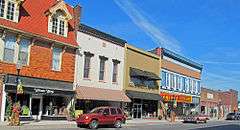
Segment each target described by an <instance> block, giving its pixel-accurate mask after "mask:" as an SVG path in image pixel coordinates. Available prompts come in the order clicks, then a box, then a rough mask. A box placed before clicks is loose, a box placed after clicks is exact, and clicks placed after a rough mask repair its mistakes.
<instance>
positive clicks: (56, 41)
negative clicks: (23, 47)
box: [0, 25, 79, 49]
mask: <svg viewBox="0 0 240 130" xmlns="http://www.w3.org/2000/svg"><path fill="white" fill-rule="evenodd" d="M0 28H5V29H7V30H10V31H16V32H18V33H23V34H25V35H30V36H32V37H34V38H40V39H44V40H47V41H49V42H54V43H59V44H62V45H64V46H69V47H72V48H76V49H77V48H79V47H78V45H71V44H67V43H65V42H61V41H58V40H53V39H51V38H48V37H45V36H43V35H39V34H34V33H31V32H26V31H22V30H20V29H15V28H12V27H7V26H4V25H0Z"/></svg>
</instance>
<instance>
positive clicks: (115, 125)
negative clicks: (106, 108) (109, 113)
mask: <svg viewBox="0 0 240 130" xmlns="http://www.w3.org/2000/svg"><path fill="white" fill-rule="evenodd" d="M114 127H115V128H121V127H122V121H121V120H116V121H115V123H114Z"/></svg>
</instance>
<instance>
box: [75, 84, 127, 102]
mask: <svg viewBox="0 0 240 130" xmlns="http://www.w3.org/2000/svg"><path fill="white" fill-rule="evenodd" d="M76 98H77V99H83V100H101V101H117V102H131V100H130V99H129V98H128V97H127V96H126V95H125V93H124V92H123V91H120V90H110V89H101V88H94V87H82V86H80V87H78V88H77V89H76Z"/></svg>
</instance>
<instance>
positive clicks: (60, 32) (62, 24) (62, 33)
mask: <svg viewBox="0 0 240 130" xmlns="http://www.w3.org/2000/svg"><path fill="white" fill-rule="evenodd" d="M64 25H65V22H64V21H63V20H60V24H59V35H63V36H64V31H65V29H64Z"/></svg>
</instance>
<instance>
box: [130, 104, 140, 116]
mask: <svg viewBox="0 0 240 130" xmlns="http://www.w3.org/2000/svg"><path fill="white" fill-rule="evenodd" d="M132 113H133V114H132V118H134V119H140V118H142V104H133V109H132Z"/></svg>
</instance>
